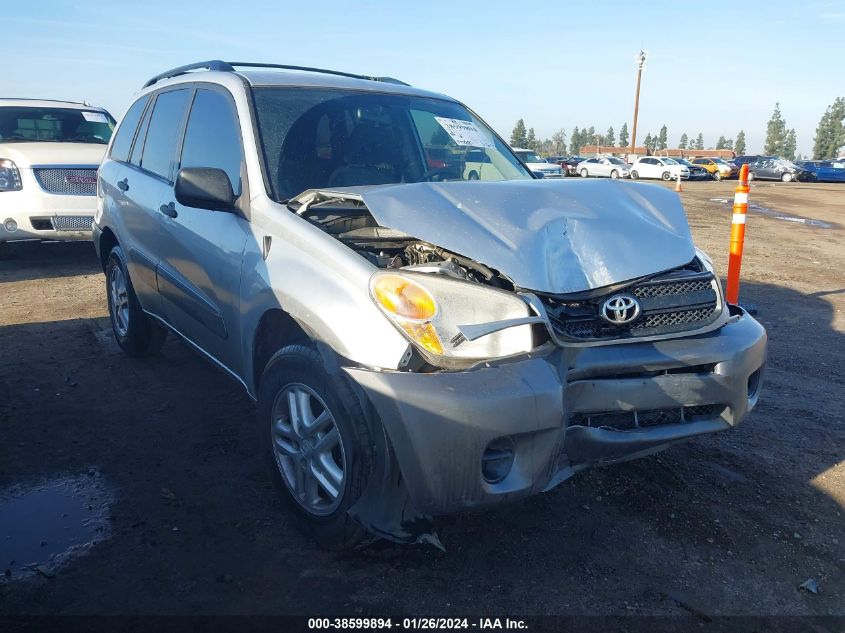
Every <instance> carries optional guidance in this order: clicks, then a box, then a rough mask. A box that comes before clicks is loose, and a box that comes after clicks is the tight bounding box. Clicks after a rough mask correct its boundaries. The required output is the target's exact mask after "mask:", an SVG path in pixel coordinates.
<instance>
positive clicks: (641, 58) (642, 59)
mask: <svg viewBox="0 0 845 633" xmlns="http://www.w3.org/2000/svg"><path fill="white" fill-rule="evenodd" d="M634 63H635V64H636V65H637V96H636V97H635V98H634V129H633V132H632V133H631V152H630V153H631V154H633V153H634V148H635V147H636V146H637V115H638V114H639V112H640V80H641V79H642V76H643V69H644V68H645V63H646V51H640V52H639V54H638V55H636V56H635V57H634Z"/></svg>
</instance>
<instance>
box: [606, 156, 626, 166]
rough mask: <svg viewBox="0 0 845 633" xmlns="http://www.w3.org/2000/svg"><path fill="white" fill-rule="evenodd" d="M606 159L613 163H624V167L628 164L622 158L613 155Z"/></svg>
mask: <svg viewBox="0 0 845 633" xmlns="http://www.w3.org/2000/svg"><path fill="white" fill-rule="evenodd" d="M607 160H608V161H610V162H611V163H613V164H614V165H624V166H626V167H627V165H628V163H626V162H625V161H624V160H622V159H621V158H616V157H615V156H614V157H612V158H608V159H607Z"/></svg>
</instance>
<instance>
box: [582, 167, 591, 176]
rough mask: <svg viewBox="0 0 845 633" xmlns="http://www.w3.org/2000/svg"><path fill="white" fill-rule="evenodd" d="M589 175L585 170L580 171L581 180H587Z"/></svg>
mask: <svg viewBox="0 0 845 633" xmlns="http://www.w3.org/2000/svg"><path fill="white" fill-rule="evenodd" d="M589 175H590V172H588V171H587V170H586V169H582V170H581V178H587V177H588V176H589Z"/></svg>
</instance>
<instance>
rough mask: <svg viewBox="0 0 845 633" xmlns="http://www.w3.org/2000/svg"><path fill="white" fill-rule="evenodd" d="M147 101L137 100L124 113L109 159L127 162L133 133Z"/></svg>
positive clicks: (144, 98) (145, 98) (146, 97)
mask: <svg viewBox="0 0 845 633" xmlns="http://www.w3.org/2000/svg"><path fill="white" fill-rule="evenodd" d="M147 101H149V97H148V96H146V95H145V96H144V97H142V98H140V99H138V100H137V101H136V102H135V103H133V104H132V106H131V107H130V108H129V109H128V110H127V111H126V114H125V115H124V116H123V120H122V121H121V122H120V127H119V128H118V130H117V134H116V135H115V137H114V143H112V146H111V154H110V156H111V159H112V160H117V161H121V162H126V161H127V160H129V150H130V149H131V148H132V140H133V139H134V138H135V132H136V130H137V129H138V122H139V121H140V120H141V115H142V114H143V113H144V107H145V106H146V105H147Z"/></svg>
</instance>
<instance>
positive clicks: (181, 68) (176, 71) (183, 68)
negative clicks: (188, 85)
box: [144, 59, 235, 88]
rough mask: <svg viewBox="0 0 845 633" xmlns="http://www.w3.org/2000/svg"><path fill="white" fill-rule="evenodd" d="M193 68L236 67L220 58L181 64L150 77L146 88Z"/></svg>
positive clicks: (228, 68)
mask: <svg viewBox="0 0 845 633" xmlns="http://www.w3.org/2000/svg"><path fill="white" fill-rule="evenodd" d="M192 70H222V71H224V72H234V71H235V69H234V68H232V65H231V64H227V63H226V62H224V61H220V60H219V59H211V60H209V61H207V62H196V63H193V64H187V65H185V66H179V67H178V68H173V69H171V70H167V71H165V72H163V73H161V74H160V75H156V76H155V77H153V78H152V79H150V80H149V81H148V82H147V83H145V84H144V88H149V87H150V86H152V85H153V84H154V83H156V82H158V81H161V80H162V79H170V78H171V77H178V76H179V75H184V74H185V73H187V72H190V71H192Z"/></svg>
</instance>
